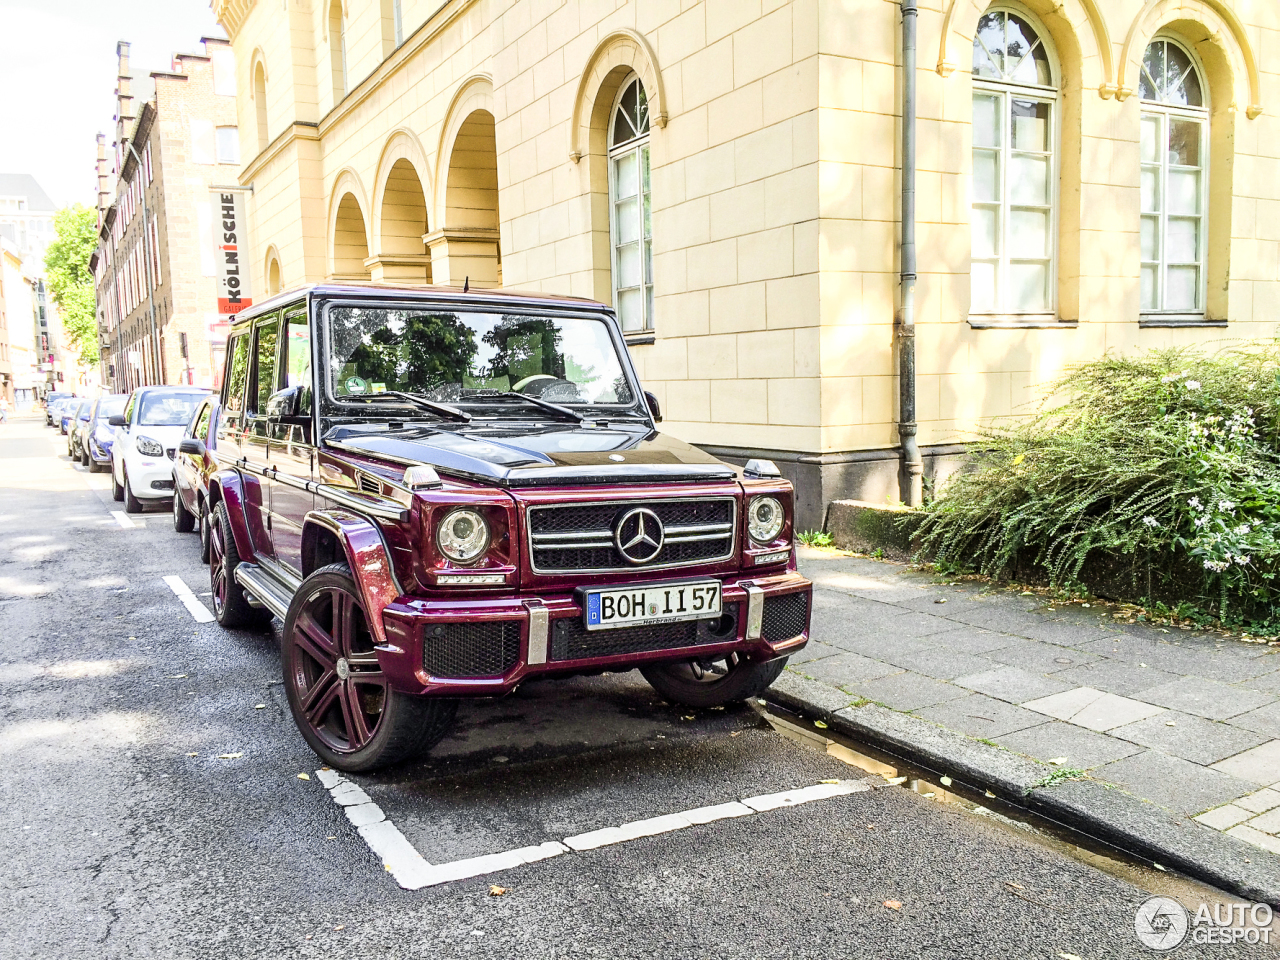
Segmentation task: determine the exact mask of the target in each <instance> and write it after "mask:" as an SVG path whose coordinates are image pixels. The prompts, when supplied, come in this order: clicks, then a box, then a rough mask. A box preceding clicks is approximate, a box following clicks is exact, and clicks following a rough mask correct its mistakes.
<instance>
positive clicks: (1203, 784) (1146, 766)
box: [1093, 750, 1254, 816]
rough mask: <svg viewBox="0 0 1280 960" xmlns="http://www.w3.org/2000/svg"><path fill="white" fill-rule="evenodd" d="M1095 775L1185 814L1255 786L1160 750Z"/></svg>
mask: <svg viewBox="0 0 1280 960" xmlns="http://www.w3.org/2000/svg"><path fill="white" fill-rule="evenodd" d="M1093 775H1094V776H1095V777H1099V778H1101V779H1103V780H1110V781H1111V782H1112V783H1114V784H1117V785H1118V786H1121V787H1124V788H1125V789H1126V790H1128V791H1129V792H1130V793H1135V794H1137V795H1138V796H1140V797H1145V798H1146V799H1148V800H1151V801H1152V802H1153V803H1158V804H1160V806H1162V807H1165V808H1166V809H1169V810H1173V811H1175V812H1176V813H1181V814H1184V815H1186V816H1193V815H1195V814H1197V813H1201V812H1203V811H1205V810H1208V809H1209V808H1210V807H1218V806H1221V805H1222V804H1224V803H1227V802H1228V801H1230V800H1234V799H1235V798H1236V797H1239V796H1242V795H1243V794H1246V793H1249V792H1251V791H1252V790H1253V789H1254V786H1253V784H1252V783H1250V782H1249V781H1247V780H1241V779H1239V778H1237V777H1233V776H1231V775H1229V774H1226V773H1222V772H1221V771H1218V770H1215V769H1213V768H1211V767H1202V766H1200V765H1198V764H1195V763H1192V762H1191V761H1190V760H1183V759H1181V758H1180V757H1171V756H1169V755H1168V754H1165V753H1161V752H1160V751H1158V750H1146V751H1143V752H1142V753H1137V754H1134V755H1133V756H1131V757H1125V758H1124V759H1123V760H1116V761H1115V762H1114V763H1108V764H1106V765H1105V766H1102V767H1098V768H1097V769H1096V770H1094V771H1093Z"/></svg>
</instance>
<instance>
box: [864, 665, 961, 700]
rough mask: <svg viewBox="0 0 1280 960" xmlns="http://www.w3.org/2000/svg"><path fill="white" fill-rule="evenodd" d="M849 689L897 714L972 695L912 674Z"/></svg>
mask: <svg viewBox="0 0 1280 960" xmlns="http://www.w3.org/2000/svg"><path fill="white" fill-rule="evenodd" d="M848 689H849V690H850V691H852V692H853V693H856V694H857V695H858V696H860V697H865V698H866V699H868V700H874V701H875V702H876V703H883V704H884V705H885V706H886V707H892V708H893V709H894V710H917V709H919V708H920V707H930V706H933V705H934V704H936V703H944V702H946V701H947V700H956V699H958V698H960V697H964V696H967V695H968V691H967V690H962V689H961V688H960V687H955V686H952V685H951V684H949V683H943V682H942V681H941V680H934V679H933V678H932V677H925V676H921V675H920V674H918V673H912V672H910V671H904V672H902V673H895V674H893V675H891V676H888V677H882V678H881V679H879V680H868V681H866V682H865V683H853V684H849V686H848Z"/></svg>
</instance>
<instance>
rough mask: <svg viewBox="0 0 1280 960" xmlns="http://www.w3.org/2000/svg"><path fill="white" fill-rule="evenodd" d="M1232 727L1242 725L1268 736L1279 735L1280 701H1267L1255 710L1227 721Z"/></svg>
mask: <svg viewBox="0 0 1280 960" xmlns="http://www.w3.org/2000/svg"><path fill="white" fill-rule="evenodd" d="M1228 722H1229V723H1230V724H1231V725H1232V726H1233V727H1243V728H1244V729H1246V730H1253V731H1256V732H1257V733H1265V734H1266V735H1267V736H1269V737H1280V703H1269V704H1267V705H1266V706H1265V707H1259V708H1258V709H1257V710H1250V711H1249V712H1248V713H1242V714H1240V715H1239V716H1236V717H1232V718H1231V719H1230V720H1229V721H1228Z"/></svg>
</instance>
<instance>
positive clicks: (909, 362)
mask: <svg viewBox="0 0 1280 960" xmlns="http://www.w3.org/2000/svg"><path fill="white" fill-rule="evenodd" d="M916 19H917V10H916V0H902V250H901V263H902V270H901V276H900V279H901V283H902V309H901V312H900V313H899V314H898V322H897V324H896V325H895V332H896V333H897V339H898V438H899V440H900V441H901V443H902V466H901V469H900V470H899V474H898V485H899V493H898V496H899V497H900V498H901V499H902V501H903V503H905V504H907V506H909V507H918V506H920V505H921V503H923V502H924V461H923V460H922V459H921V457H920V445H919V444H918V443H917V442H916V316H915V286H916Z"/></svg>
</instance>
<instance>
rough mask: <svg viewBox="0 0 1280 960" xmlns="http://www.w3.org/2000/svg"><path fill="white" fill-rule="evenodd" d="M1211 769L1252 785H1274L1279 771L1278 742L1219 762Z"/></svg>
mask: <svg viewBox="0 0 1280 960" xmlns="http://www.w3.org/2000/svg"><path fill="white" fill-rule="evenodd" d="M1213 769H1214V770H1219V771H1221V772H1222V773H1229V774H1231V775H1232V776H1233V777H1239V778H1241V779H1242V780H1249V781H1251V782H1253V783H1260V784H1269V783H1274V782H1275V777H1276V773H1277V771H1280V740H1271V741H1269V742H1268V743H1264V744H1262V745H1261V746H1258V747H1253V748H1251V749H1249V750H1245V751H1244V752H1243V753H1238V754H1236V755H1235V756H1234V757H1227V759H1225V760H1219V761H1218V762H1217V763H1215V764H1214V765H1213Z"/></svg>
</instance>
